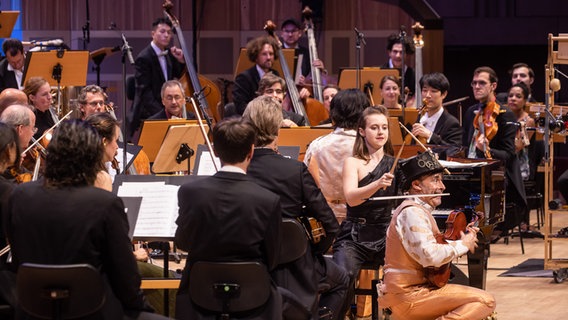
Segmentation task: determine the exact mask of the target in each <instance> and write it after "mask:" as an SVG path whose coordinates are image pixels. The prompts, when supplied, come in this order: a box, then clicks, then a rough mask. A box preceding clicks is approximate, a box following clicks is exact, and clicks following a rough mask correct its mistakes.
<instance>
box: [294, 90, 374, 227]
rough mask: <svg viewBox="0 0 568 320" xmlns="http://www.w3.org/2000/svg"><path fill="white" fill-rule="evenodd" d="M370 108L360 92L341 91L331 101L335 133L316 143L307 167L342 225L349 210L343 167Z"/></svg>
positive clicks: (306, 156) (311, 145) (305, 159)
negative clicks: (346, 200) (361, 118)
mask: <svg viewBox="0 0 568 320" xmlns="http://www.w3.org/2000/svg"><path fill="white" fill-rule="evenodd" d="M369 105H370V102H369V99H368V98H367V96H366V95H365V94H364V93H363V92H362V91H361V90H359V89H346V90H341V91H339V92H338V93H337V95H336V96H335V97H334V98H333V100H331V121H332V123H333V127H334V130H333V132H331V133H329V134H327V135H325V136H322V137H319V138H317V139H316V140H314V141H312V142H311V143H310V145H309V146H308V149H307V150H306V155H305V157H304V163H305V164H306V165H307V166H308V169H309V171H310V173H311V174H312V176H313V177H314V179H315V180H316V182H317V184H318V186H319V187H320V189H321V192H322V193H323V195H324V197H325V199H326V200H327V204H328V205H329V207H330V208H331V209H332V210H333V213H334V214H335V217H336V218H337V221H338V222H339V223H340V224H341V223H342V222H343V220H344V219H345V216H346V212H347V207H346V203H345V196H344V193H343V183H342V182H341V181H343V175H342V173H343V163H344V162H345V159H347V158H348V157H350V156H351V155H352V154H353V145H354V144H355V137H356V136H357V131H356V130H357V123H358V121H359V115H360V114H361V112H363V110H365V108H366V107H368V106H369Z"/></svg>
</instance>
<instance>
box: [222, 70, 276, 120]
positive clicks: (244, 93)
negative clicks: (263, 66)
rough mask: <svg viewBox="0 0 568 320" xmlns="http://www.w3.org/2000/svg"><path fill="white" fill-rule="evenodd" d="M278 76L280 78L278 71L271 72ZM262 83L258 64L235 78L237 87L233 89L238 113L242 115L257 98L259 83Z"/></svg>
mask: <svg viewBox="0 0 568 320" xmlns="http://www.w3.org/2000/svg"><path fill="white" fill-rule="evenodd" d="M271 72H272V73H274V74H275V75H277V76H280V74H279V73H278V71H276V70H271ZM259 81H260V74H258V71H257V70H256V64H255V65H254V66H252V67H251V68H249V69H246V70H245V71H243V72H241V73H239V74H238V75H237V77H236V78H235V86H234V88H233V102H234V103H235V108H236V110H237V113H238V114H240V115H242V114H243V112H244V111H245V109H246V108H247V104H248V103H249V102H251V101H252V100H253V99H254V98H256V97H257V94H256V92H257V91H258V82H259Z"/></svg>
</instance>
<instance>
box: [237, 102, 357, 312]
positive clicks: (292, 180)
mask: <svg viewBox="0 0 568 320" xmlns="http://www.w3.org/2000/svg"><path fill="white" fill-rule="evenodd" d="M243 118H244V119H246V120H248V121H250V122H251V123H252V124H253V125H254V126H255V128H256V132H257V136H256V143H255V145H256V146H258V147H257V148H256V149H255V153H254V156H253V158H252V161H251V163H250V166H249V169H248V174H249V175H250V176H251V177H252V178H253V179H254V181H255V182H256V183H258V184H259V185H260V186H262V187H264V188H266V189H268V190H270V191H272V192H274V193H276V194H278V195H279V196H280V201H281V202H282V216H283V217H284V218H292V219H296V218H299V217H313V218H315V219H317V220H318V221H320V222H321V223H322V226H323V229H324V230H325V233H326V236H325V237H324V238H323V239H321V241H320V242H319V243H316V244H313V243H312V245H311V246H308V250H307V251H306V253H305V255H304V256H303V257H301V258H300V259H298V260H296V261H293V262H290V263H288V264H286V265H281V266H278V268H277V269H276V270H275V271H274V272H273V278H274V279H275V281H276V283H277V284H278V285H279V286H281V287H284V288H286V289H287V290H289V291H290V292H291V293H292V294H294V295H295V297H296V299H297V300H298V301H299V303H301V304H302V306H303V308H304V309H303V311H304V314H302V315H297V316H296V317H294V318H295V319H310V318H314V319H317V316H318V309H319V308H318V300H319V307H327V308H329V309H331V310H332V311H333V314H334V316H335V317H334V318H333V319H338V318H337V316H338V315H339V312H340V308H341V306H342V304H343V301H344V299H345V294H346V291H347V284H348V281H349V278H348V276H347V274H346V272H345V271H344V270H343V269H340V268H339V267H338V266H337V265H336V264H335V263H334V262H333V261H332V260H331V259H324V257H323V254H324V253H325V252H326V251H327V250H328V249H329V247H330V246H331V244H332V242H333V240H334V239H335V235H336V234H337V233H338V232H339V224H338V223H337V219H336V218H335V215H334V214H333V211H332V210H331V208H330V207H329V206H328V204H327V201H326V200H325V198H324V196H323V195H322V193H321V191H320V189H319V188H318V186H317V185H316V183H315V181H314V179H313V177H312V175H311V174H310V173H309V171H308V168H307V167H306V165H305V164H304V163H302V162H300V161H297V160H295V159H289V158H286V157H283V156H281V155H280V154H278V153H277V149H278V145H277V141H278V130H279V128H280V123H281V122H282V112H281V106H280V105H279V104H278V103H277V102H276V101H274V99H272V98H270V97H266V96H261V97H258V98H256V99H254V100H253V101H251V102H250V103H249V104H248V106H247V108H246V110H245V112H244V114H243ZM306 241H307V240H306ZM320 282H322V283H326V284H327V286H329V287H331V289H330V290H328V291H326V292H324V293H323V294H322V296H321V299H318V298H319V297H318V296H319V294H318V292H319V283H320ZM284 302H285V304H284V308H286V307H287V304H286V303H287V302H288V301H286V299H284Z"/></svg>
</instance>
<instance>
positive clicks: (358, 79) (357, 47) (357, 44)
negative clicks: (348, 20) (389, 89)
mask: <svg viewBox="0 0 568 320" xmlns="http://www.w3.org/2000/svg"><path fill="white" fill-rule="evenodd" d="M353 30H355V37H356V38H355V39H356V40H355V51H356V53H355V56H356V67H355V70H356V77H355V78H356V79H355V88H358V89H359V83H360V82H361V43H363V44H364V45H367V43H366V42H365V35H364V34H363V33H362V32H359V30H357V28H353Z"/></svg>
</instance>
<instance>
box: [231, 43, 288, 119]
mask: <svg viewBox="0 0 568 320" xmlns="http://www.w3.org/2000/svg"><path fill="white" fill-rule="evenodd" d="M246 49H247V57H248V59H249V60H250V61H251V62H253V63H254V65H253V66H252V67H251V68H249V69H247V70H245V71H243V72H241V73H240V74H238V75H237V77H236V78H235V87H234V89H233V102H234V103H235V109H236V112H237V114H239V115H242V114H243V112H244V111H245V108H246V107H247V104H248V103H249V102H250V101H252V100H253V99H254V98H255V97H256V96H257V92H258V83H259V81H260V79H261V78H262V77H264V75H265V74H266V73H273V74H275V75H277V76H280V74H279V73H278V71H276V70H274V69H273V68H272V67H273V65H274V60H275V59H277V56H275V53H276V52H277V50H278V43H276V40H274V38H272V37H269V36H262V37H258V38H255V39H253V40H251V41H249V42H248V43H247V46H246Z"/></svg>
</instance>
